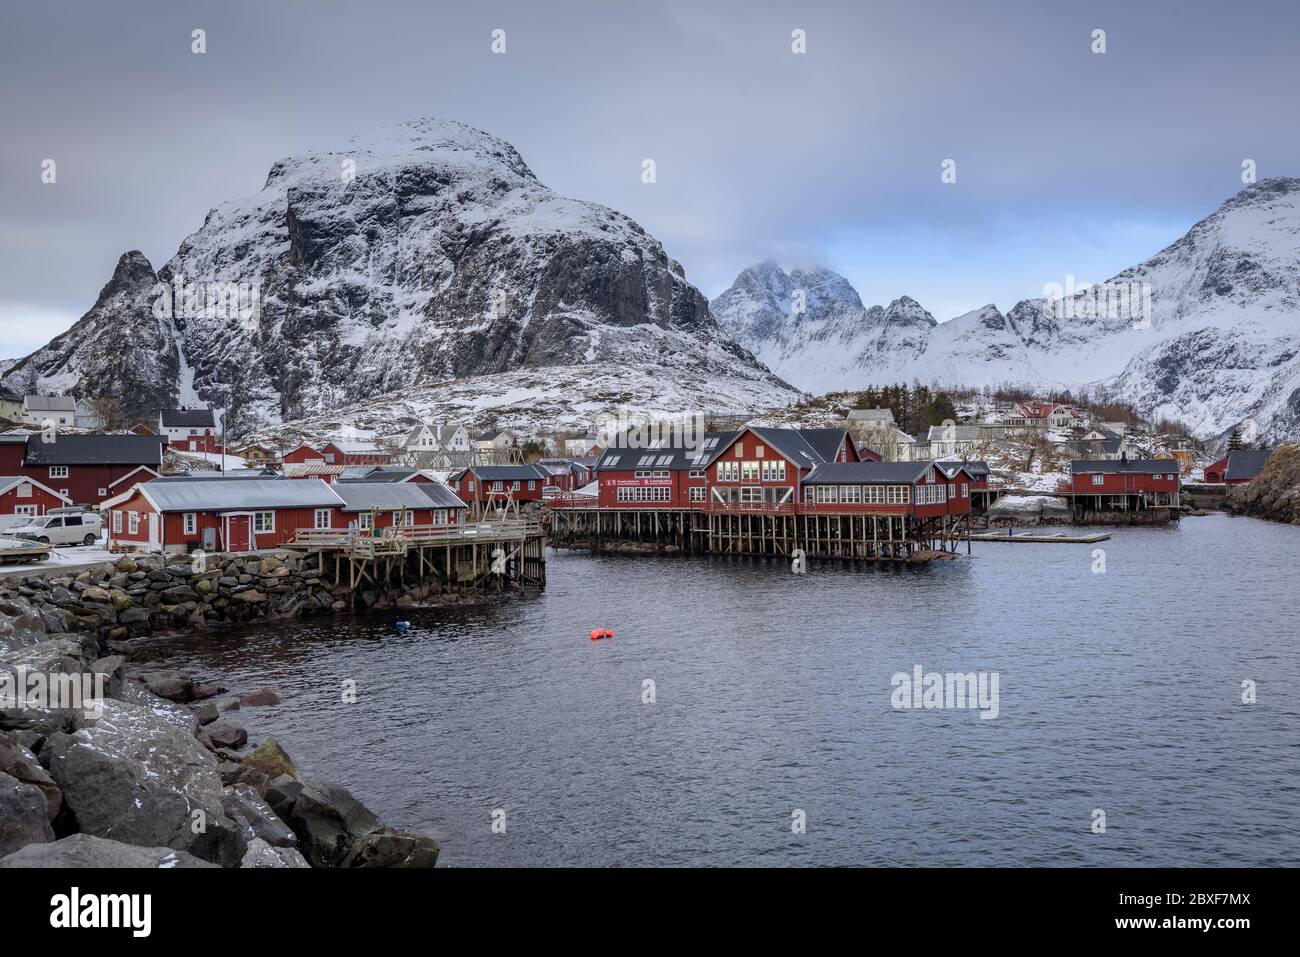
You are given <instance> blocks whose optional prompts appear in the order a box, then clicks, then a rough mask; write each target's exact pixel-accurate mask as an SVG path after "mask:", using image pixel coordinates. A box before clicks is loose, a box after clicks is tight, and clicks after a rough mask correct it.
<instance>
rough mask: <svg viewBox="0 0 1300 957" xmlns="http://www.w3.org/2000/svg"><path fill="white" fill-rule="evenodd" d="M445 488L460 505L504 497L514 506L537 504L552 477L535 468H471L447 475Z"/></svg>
mask: <svg viewBox="0 0 1300 957" xmlns="http://www.w3.org/2000/svg"><path fill="white" fill-rule="evenodd" d="M447 484H448V485H449V486H451V490H452V491H453V492H455V493H456V495H457V496H459V498H460V500H461V501H462V502H486V501H488V499H489V498H490V497H494V496H495V497H496V498H504V497H505V496H506V495H509V496H510V498H511V499H512V500H513V501H516V502H537V501H541V498H542V489H544V488H546V487H547V486H548V485H549V484H551V476H550V475H549V474H548V473H547V472H545V471H543V470H542V469H539V468H538V467H537V466H535V465H471V466H470V467H469V468H464V469H461V470H459V471H457V472H453V473H452V474H451V475H449V476H448V477H447Z"/></svg>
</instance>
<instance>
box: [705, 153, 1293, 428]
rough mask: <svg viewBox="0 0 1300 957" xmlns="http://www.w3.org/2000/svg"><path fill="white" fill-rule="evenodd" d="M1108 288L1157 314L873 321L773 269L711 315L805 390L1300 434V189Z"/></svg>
mask: <svg viewBox="0 0 1300 957" xmlns="http://www.w3.org/2000/svg"><path fill="white" fill-rule="evenodd" d="M1104 285H1105V286H1106V287H1109V288H1110V289H1120V288H1122V289H1124V290H1125V291H1127V289H1129V288H1132V289H1134V290H1137V289H1139V288H1140V289H1141V290H1142V291H1143V292H1144V293H1146V294H1149V297H1150V298H1149V302H1150V312H1149V315H1148V314H1145V312H1143V311H1142V310H1139V309H1135V310H1133V311H1132V313H1131V314H1130V313H1120V314H1115V313H1113V312H1110V311H1107V310H1090V308H1089V306H1090V303H1091V302H1092V300H1091V299H1090V298H1089V296H1088V294H1086V293H1083V292H1078V291H1076V293H1075V295H1073V296H1072V297H1069V298H1065V297H1062V298H1061V299H1056V300H1048V299H1045V298H1043V297H1039V298H1035V299H1029V300H1024V301H1022V302H1019V303H1016V305H1015V306H1013V307H1012V308H1011V309H1010V310H1009V311H1008V312H1006V313H1003V312H1002V311H1000V310H999V309H998V308H997V306H995V305H993V304H989V305H986V306H983V307H981V308H980V309H976V310H972V311H971V312H968V313H966V314H965V315H962V316H958V317H957V318H955V319H951V320H949V321H947V322H941V323H935V322H934V321H933V319H932V318H930V317H929V314H928V313H926V312H925V311H924V310H923V309H921V307H920V306H919V305H917V304H916V303H915V302H914V301H913V300H911V299H908V298H907V297H903V298H901V299H898V300H895V301H894V302H892V303H890V305H889V306H888V307H885V308H882V307H880V306H871V307H864V306H863V305H862V304H861V300H860V298H859V297H858V294H857V292H856V291H855V290H853V288H852V286H851V285H850V284H849V283H848V282H847V281H846V280H844V279H843V277H841V276H838V275H837V274H835V273H833V272H831V271H830V270H827V269H824V268H816V269H797V270H791V271H786V270H783V269H782V268H781V267H780V266H778V265H777V264H776V263H773V262H764V263H759V264H758V265H755V266H751V267H750V268H748V269H746V270H744V271H742V272H741V274H740V275H739V276H738V277H737V279H736V281H735V282H734V283H733V284H732V286H731V287H730V288H729V289H728V290H727V291H726V292H724V293H722V294H721V295H720V296H718V297H717V298H716V299H715V300H714V301H713V303H712V308H713V312H714V315H715V316H716V317H717V318H718V321H719V323H720V324H721V325H722V327H723V328H724V329H726V330H727V331H728V332H730V333H731V334H732V335H733V336H734V337H735V338H736V339H737V341H739V342H740V343H741V344H742V345H744V346H745V347H746V348H748V349H750V350H752V351H753V352H754V354H755V355H757V356H758V357H759V359H761V360H762V361H763V362H764V363H765V364H766V365H767V366H768V367H769V368H771V369H772V370H773V372H775V373H776V374H777V375H780V376H782V377H783V378H785V379H787V380H788V381H790V382H791V383H793V384H794V385H796V386H800V387H802V388H805V389H808V388H816V389H817V391H827V390H831V389H856V388H863V387H865V386H867V385H883V384H888V383H892V382H900V381H901V382H911V381H921V382H926V383H933V384H939V385H946V386H959V385H961V386H975V387H980V386H995V385H1018V386H1024V387H1027V388H1032V389H1040V390H1041V389H1067V388H1068V389H1071V390H1074V391H1076V392H1081V393H1087V394H1089V395H1090V396H1093V397H1095V398H1114V399H1119V400H1122V401H1127V402H1131V403H1132V404H1133V405H1134V406H1136V407H1137V409H1138V410H1139V412H1141V413H1142V414H1143V415H1145V416H1148V417H1151V418H1156V419H1158V418H1162V417H1168V418H1172V419H1178V420H1181V421H1184V422H1187V423H1188V424H1189V425H1190V426H1191V427H1192V428H1193V429H1194V430H1195V431H1196V433H1197V434H1198V435H1199V436H1201V437H1204V438H1210V437H1216V436H1221V435H1222V434H1224V433H1226V432H1227V431H1229V430H1231V429H1232V428H1233V427H1236V426H1241V427H1242V430H1243V434H1244V435H1246V436H1247V437H1248V438H1250V439H1251V440H1254V439H1255V438H1262V439H1265V440H1268V441H1278V440H1281V439H1283V438H1287V437H1294V436H1295V435H1297V434H1300V179H1295V178H1278V179H1269V180H1263V181H1261V182H1259V183H1257V184H1253V185H1251V186H1248V187H1246V188H1245V189H1243V190H1241V191H1240V192H1239V193H1238V194H1237V195H1235V196H1233V197H1231V198H1230V199H1228V200H1227V201H1226V202H1225V203H1223V205H1222V206H1220V208H1219V209H1218V210H1216V211H1215V212H1214V213H1212V214H1210V215H1209V216H1207V217H1206V218H1205V219H1203V220H1201V221H1200V222H1198V223H1197V224H1195V225H1194V226H1193V227H1192V228H1191V229H1190V230H1189V231H1188V232H1187V234H1186V235H1184V236H1183V237H1182V238H1181V239H1179V240H1178V241H1176V242H1174V243H1172V244H1171V245H1170V246H1168V247H1166V248H1165V249H1163V250H1161V251H1160V252H1158V253H1157V254H1156V255H1154V256H1152V257H1151V258H1150V259H1147V260H1146V261H1144V262H1142V263H1139V264H1138V265H1136V266H1133V267H1131V268H1129V269H1126V270H1124V271H1122V272H1120V273H1119V274H1117V275H1116V276H1114V277H1112V278H1111V279H1110V280H1107V282H1106V284H1104ZM801 289H802V290H805V298H806V303H807V308H806V309H804V310H803V311H802V312H801V311H799V310H798V309H797V308H796V307H795V305H794V303H795V301H796V297H797V296H798V294H799V291H800V290H801ZM813 290H816V294H813ZM1093 295H1096V291H1095V290H1094V293H1093ZM1136 301H1137V300H1136V296H1135V302H1136ZM1097 312H1101V313H1102V314H1100V315H1099V314H1097Z"/></svg>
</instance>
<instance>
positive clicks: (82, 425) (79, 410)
mask: <svg viewBox="0 0 1300 957" xmlns="http://www.w3.org/2000/svg"><path fill="white" fill-rule="evenodd" d="M73 419H74V421H75V423H76V426H77V428H79V429H102V428H103V427H104V417H103V416H102V415H100V414H99V410H98V409H96V408H95V406H94V405H93V404H91V402H90V401H89V400H88V399H78V400H77V404H76V407H75V409H74V411H73Z"/></svg>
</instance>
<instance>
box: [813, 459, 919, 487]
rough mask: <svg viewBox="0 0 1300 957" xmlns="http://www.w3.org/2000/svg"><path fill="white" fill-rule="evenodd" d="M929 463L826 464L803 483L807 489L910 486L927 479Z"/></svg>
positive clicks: (819, 467) (814, 471)
mask: <svg viewBox="0 0 1300 957" xmlns="http://www.w3.org/2000/svg"><path fill="white" fill-rule="evenodd" d="M931 464H932V463H930V462H826V463H824V464H822V465H819V466H817V467H816V468H815V469H813V470H812V472H811V473H809V475H808V477H807V478H805V479H804V480H803V484H804V485H840V484H844V485H878V484H885V483H891V482H892V483H898V482H906V483H908V484H911V483H913V482H915V481H916V480H917V479H919V478H921V477H922V476H923V475H925V473H926V470H927V469H929V468H930V466H931Z"/></svg>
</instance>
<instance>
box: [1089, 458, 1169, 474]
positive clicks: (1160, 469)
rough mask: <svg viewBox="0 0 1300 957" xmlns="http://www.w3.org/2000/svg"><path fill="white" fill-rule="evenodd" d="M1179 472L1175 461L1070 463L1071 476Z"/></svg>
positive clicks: (1090, 461) (1134, 460)
mask: <svg viewBox="0 0 1300 957" xmlns="http://www.w3.org/2000/svg"><path fill="white" fill-rule="evenodd" d="M1177 471H1178V463H1177V462H1176V461H1175V460H1174V459H1095V460H1094V459H1074V460H1073V461H1072V462H1071V463H1070V474H1071V475H1090V474H1093V473H1096V472H1101V473H1104V474H1108V475H1114V474H1117V473H1125V474H1136V475H1160V474H1162V473H1164V472H1177Z"/></svg>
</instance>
